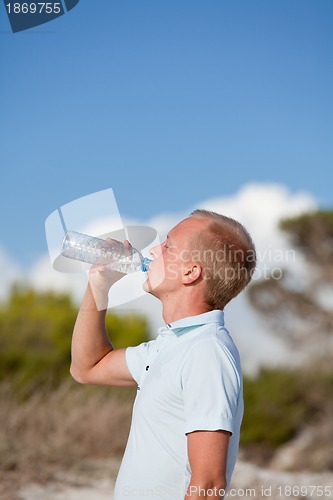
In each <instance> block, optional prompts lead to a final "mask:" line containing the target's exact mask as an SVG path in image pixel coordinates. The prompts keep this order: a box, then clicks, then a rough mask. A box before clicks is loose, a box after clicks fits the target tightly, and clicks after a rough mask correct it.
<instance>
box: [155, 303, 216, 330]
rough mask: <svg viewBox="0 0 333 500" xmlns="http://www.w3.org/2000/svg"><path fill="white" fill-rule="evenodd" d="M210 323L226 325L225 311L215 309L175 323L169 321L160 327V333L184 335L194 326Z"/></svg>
mask: <svg viewBox="0 0 333 500" xmlns="http://www.w3.org/2000/svg"><path fill="white" fill-rule="evenodd" d="M209 323H219V324H220V325H221V326H224V312H223V311H220V310H217V309H215V310H213V311H209V312H206V313H203V314H198V315H196V316H188V317H187V318H182V319H179V320H177V321H174V322H173V323H168V324H167V325H164V326H162V327H161V328H159V329H158V333H159V335H177V336H179V335H183V334H184V333H186V332H188V331H189V329H193V328H194V327H198V326H202V325H207V324H209Z"/></svg>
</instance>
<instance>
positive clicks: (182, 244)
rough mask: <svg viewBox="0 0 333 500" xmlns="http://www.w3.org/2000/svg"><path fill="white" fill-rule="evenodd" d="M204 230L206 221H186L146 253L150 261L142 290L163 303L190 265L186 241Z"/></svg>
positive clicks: (189, 253) (188, 219)
mask: <svg viewBox="0 0 333 500" xmlns="http://www.w3.org/2000/svg"><path fill="white" fill-rule="evenodd" d="M204 227H207V221H206V220H204V219H199V218H196V217H189V218H187V219H184V220H183V221H181V222H180V223H179V224H177V225H176V226H175V227H174V228H173V229H171V231H169V233H168V235H167V237H166V239H165V241H164V242H163V243H161V245H158V246H156V247H154V248H152V249H151V250H150V254H151V255H152V257H153V261H152V262H151V264H150V266H149V271H148V279H147V281H146V282H145V283H144V289H145V290H146V291H147V292H150V293H152V294H153V295H155V296H156V297H158V298H160V299H163V298H164V297H165V296H166V295H167V294H168V293H171V292H173V291H175V290H178V289H180V288H181V287H182V285H183V277H184V273H186V269H187V266H188V264H189V262H190V261H191V248H190V246H189V241H190V238H191V237H193V236H194V235H196V234H197V233H198V231H201V230H202V229H203V228H204Z"/></svg>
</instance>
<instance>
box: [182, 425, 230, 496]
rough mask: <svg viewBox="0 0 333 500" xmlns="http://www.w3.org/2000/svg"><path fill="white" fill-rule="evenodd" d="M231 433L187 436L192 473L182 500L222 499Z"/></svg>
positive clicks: (195, 433)
mask: <svg viewBox="0 0 333 500" xmlns="http://www.w3.org/2000/svg"><path fill="white" fill-rule="evenodd" d="M230 435H231V433H230V432H228V431H223V430H216V431H194V432H190V433H188V434H187V450H188V458H189V462H190V467H191V471H192V475H191V481H190V484H189V485H188V488H187V492H186V495H185V500H188V499H191V500H199V499H200V500H205V499H208V498H209V499H212V498H215V499H222V498H223V496H224V493H225V488H226V484H227V482H226V467H227V456H228V446H229V439H230Z"/></svg>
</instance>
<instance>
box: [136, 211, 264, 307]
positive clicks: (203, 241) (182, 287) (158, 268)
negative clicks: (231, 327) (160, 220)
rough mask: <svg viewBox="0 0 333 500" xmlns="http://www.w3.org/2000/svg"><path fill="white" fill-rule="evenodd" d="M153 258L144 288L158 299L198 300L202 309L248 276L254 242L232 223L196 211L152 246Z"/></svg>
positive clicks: (230, 294) (223, 299) (232, 292)
mask: <svg viewBox="0 0 333 500" xmlns="http://www.w3.org/2000/svg"><path fill="white" fill-rule="evenodd" d="M151 254H152V256H153V258H154V260H153V262H152V263H151V266H150V271H149V273H148V280H147V282H146V284H145V289H146V291H149V292H151V293H152V294H153V295H155V296H156V297H158V298H160V299H161V300H162V302H163V300H165V299H168V300H170V297H174V298H175V299H176V300H182V299H183V298H184V297H185V295H184V294H187V297H188V298H189V299H190V300H193V299H194V300H195V301H197V300H201V301H202V303H205V304H206V306H207V309H223V308H224V306H225V305H226V304H227V303H228V302H229V301H230V300H231V299H232V298H234V297H236V295H238V293H239V292H240V291H241V290H243V288H244V287H245V286H246V285H247V284H248V283H249V281H250V280H251V277H252V274H253V271H254V269H255V264H256V256H255V249H254V245H253V242H252V240H251V237H250V235H249V234H248V232H247V231H246V230H245V228H244V227H243V226H242V225H241V224H240V223H239V222H237V221H235V220H233V219H230V218H229V217H225V216H223V215H220V214H217V213H215V212H208V211H206V210H195V211H194V212H192V214H191V215H190V217H188V218H187V219H184V220H183V221H181V222H180V223H179V224H177V225H176V226H175V227H174V228H173V229H171V231H170V232H169V234H168V236H167V238H166V240H165V242H164V243H162V244H161V245H159V246H158V247H155V248H153V249H151Z"/></svg>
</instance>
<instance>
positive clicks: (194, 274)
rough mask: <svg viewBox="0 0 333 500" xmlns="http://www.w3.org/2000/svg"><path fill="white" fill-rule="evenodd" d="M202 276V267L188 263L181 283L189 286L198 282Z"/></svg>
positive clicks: (195, 263) (194, 263)
mask: <svg viewBox="0 0 333 500" xmlns="http://www.w3.org/2000/svg"><path fill="white" fill-rule="evenodd" d="M201 275H202V267H201V265H200V264H198V263H197V262H190V263H189V264H188V265H187V266H186V269H185V270H184V274H183V283H184V285H190V284H191V283H194V281H196V280H198V279H199V278H200V276H201Z"/></svg>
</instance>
